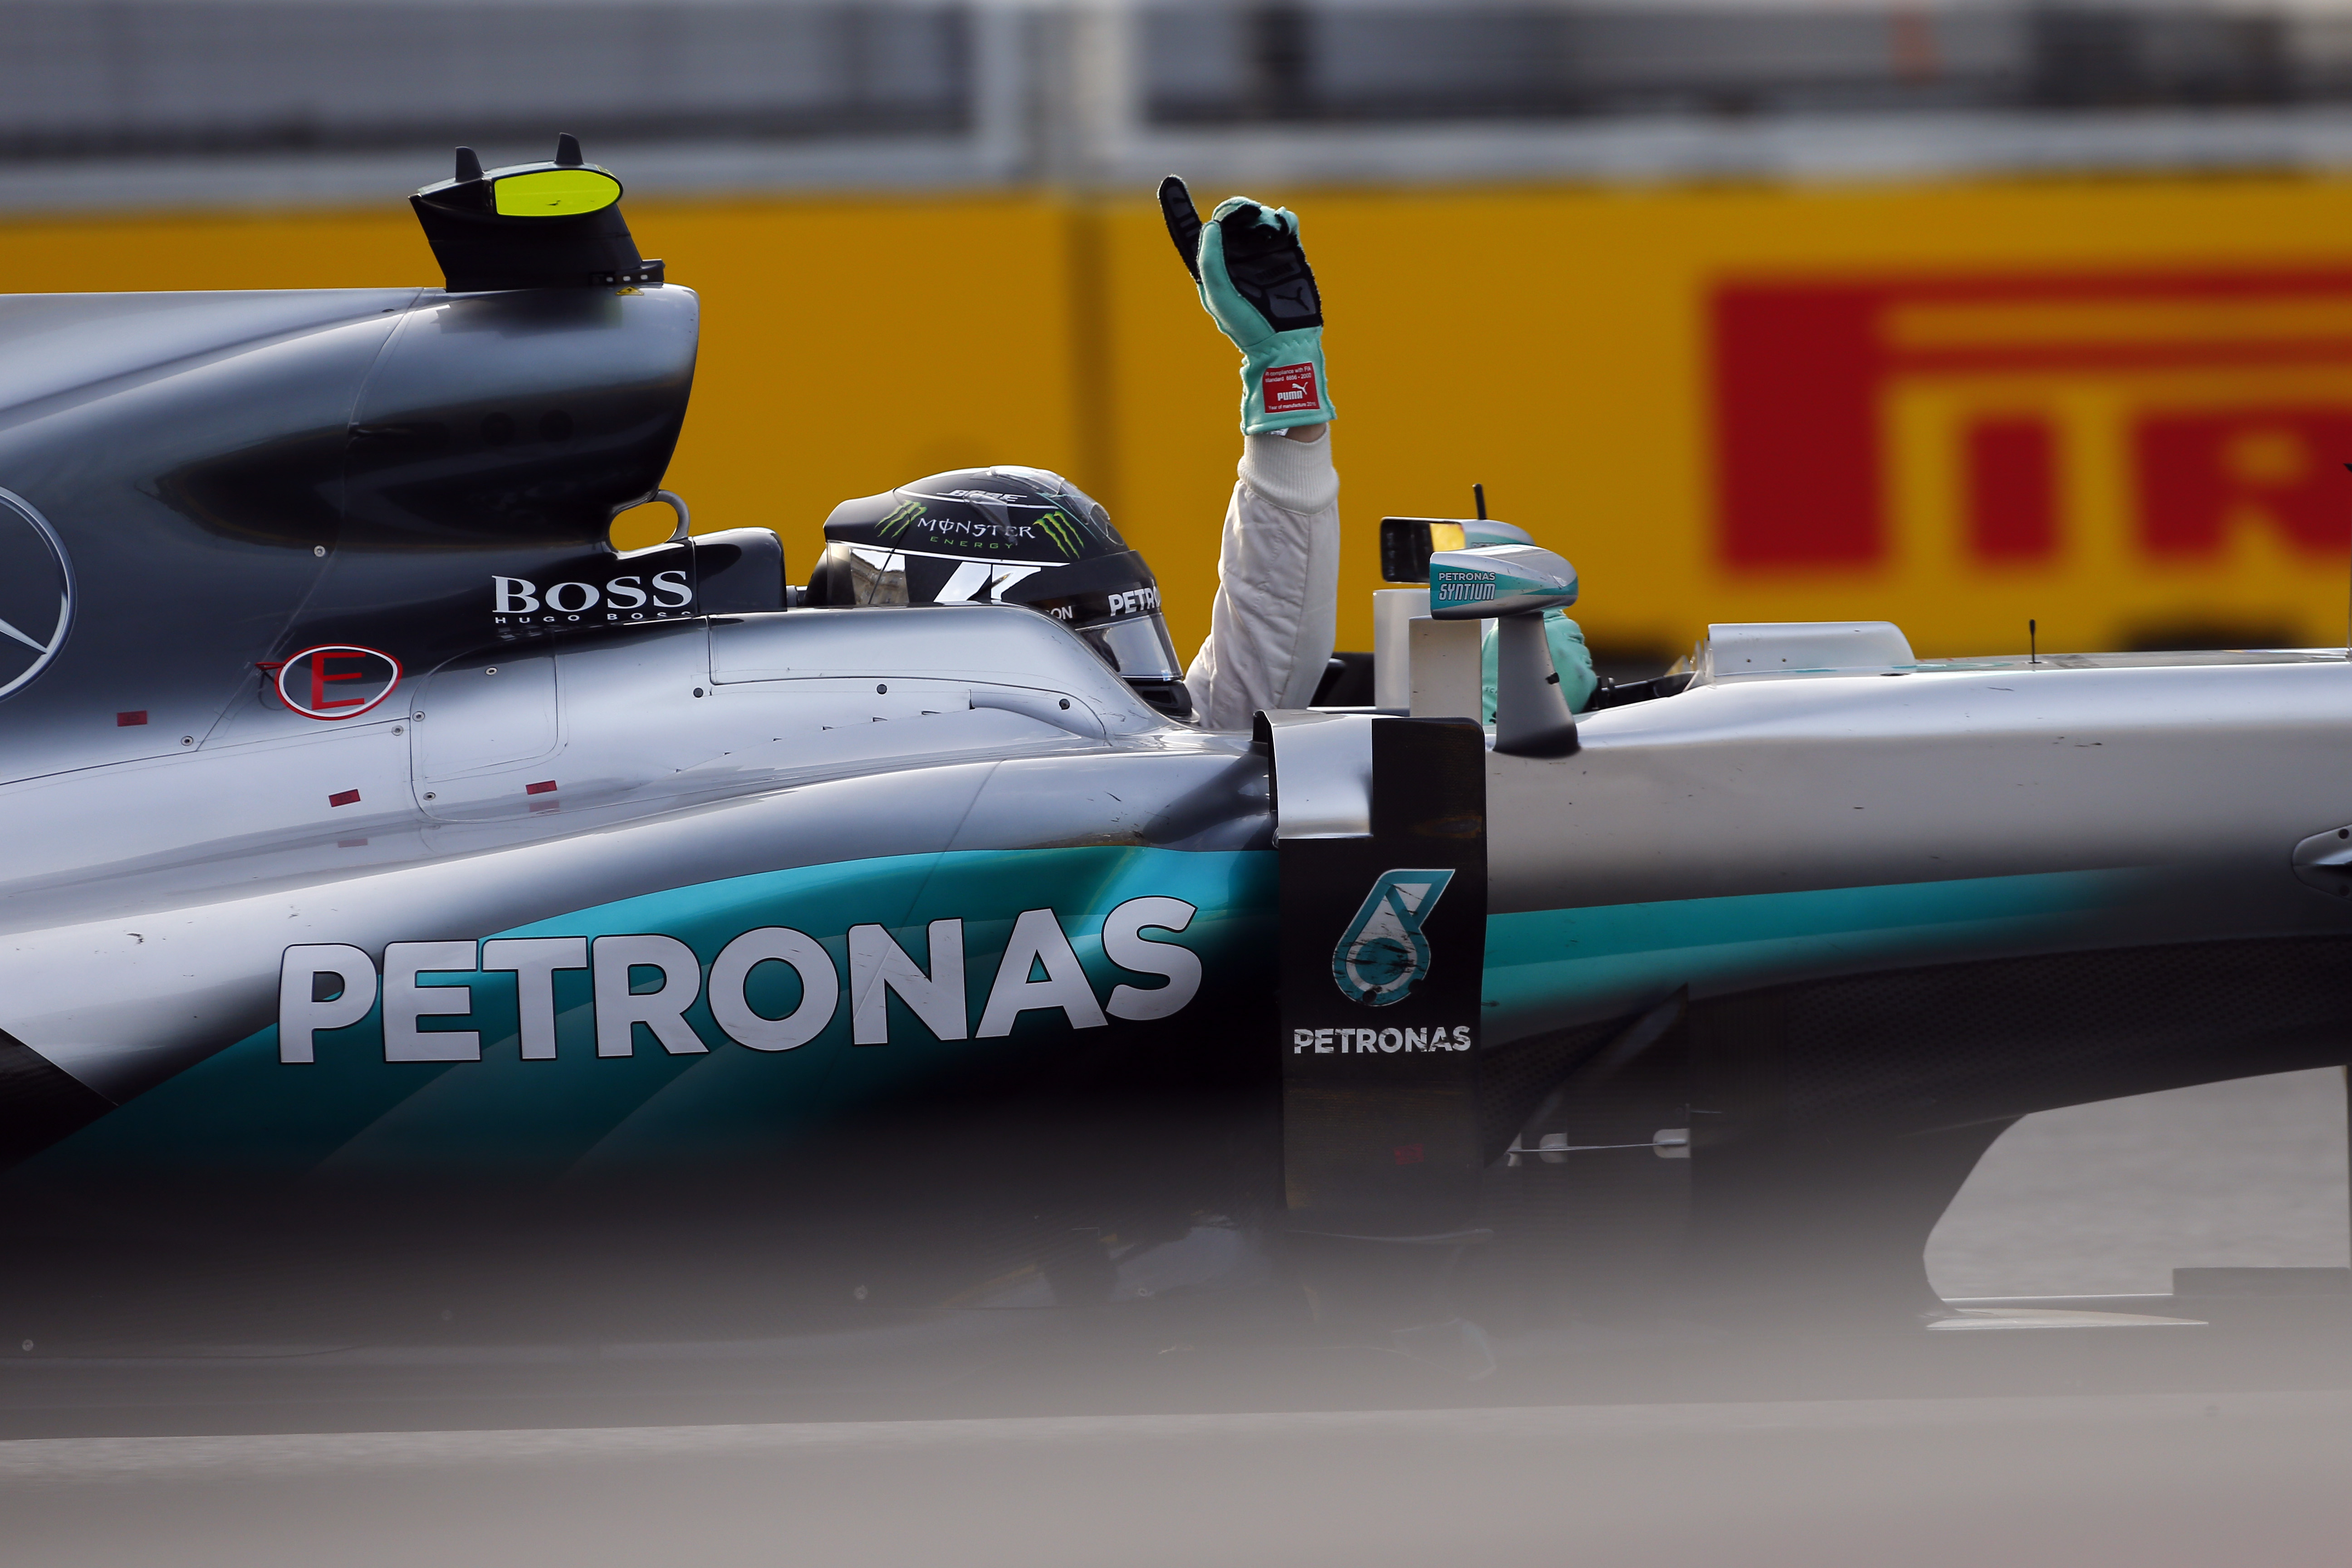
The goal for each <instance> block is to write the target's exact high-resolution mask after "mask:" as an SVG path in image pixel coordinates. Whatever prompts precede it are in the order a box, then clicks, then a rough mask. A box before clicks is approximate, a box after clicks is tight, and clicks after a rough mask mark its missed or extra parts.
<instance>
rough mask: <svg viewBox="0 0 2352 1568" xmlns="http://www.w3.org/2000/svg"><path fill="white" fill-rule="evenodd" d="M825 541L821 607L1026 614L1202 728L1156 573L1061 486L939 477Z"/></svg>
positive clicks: (837, 521)
mask: <svg viewBox="0 0 2352 1568" xmlns="http://www.w3.org/2000/svg"><path fill="white" fill-rule="evenodd" d="M824 537H825V551H824V559H823V560H821V561H820V562H819V563H817V567H816V570H815V571H814V572H813V573H811V574H810V575H809V585H808V603H809V604H811V605H815V606H819V607H832V606H849V605H975V604H979V605H985V604H996V605H1026V606H1028V607H1029V608H1030V609H1033V610H1037V611H1040V612H1042V613H1044V614H1045V615H1048V616H1053V617H1054V619H1055V620H1057V621H1059V622H1061V623H1062V624H1063V625H1064V626H1068V627H1069V628H1070V629H1071V630H1072V631H1074V632H1076V633H1077V635H1078V636H1079V637H1081V638H1083V639H1085V641H1086V642H1087V645H1088V646H1089V647H1093V649H1094V650H1095V651H1096V652H1097V654H1099V655H1101V656H1102V658H1103V660H1104V661H1105V662H1106V663H1108V665H1109V666H1110V667H1111V668H1113V669H1116V670H1118V673H1119V674H1120V675H1121V676H1123V677H1125V678H1126V679H1127V680H1128V681H1129V683H1130V684H1131V685H1133V686H1134V688H1135V689H1136V690H1137V692H1138V694H1139V695H1140V696H1141V697H1143V699H1144V700H1146V701H1148V702H1150V703H1151V704H1152V705H1153V706H1154V707H1156V708H1159V709H1160V710H1162V711H1163V712H1168V713H1171V714H1173V715H1175V716H1177V717H1180V718H1189V717H1190V716H1191V713H1192V699H1191V697H1190V695H1189V694H1188V693H1187V692H1186V691H1185V689H1184V687H1183V683H1182V682H1183V667H1182V665H1181V664H1180V663H1179V662H1178V660H1177V658H1176V647H1175V644H1174V643H1173V642H1172V641H1171V639H1170V637H1169V636H1168V626H1167V623H1166V622H1165V621H1164V620H1162V619H1161V617H1160V585H1159V584H1158V583H1157V582H1156V581H1155V580H1154V579H1153V577H1152V575H1151V568H1150V566H1149V565H1147V564H1146V563H1144V560H1143V557H1142V556H1140V555H1139V554H1137V553H1136V552H1134V551H1132V550H1129V548H1128V547H1127V541H1125V540H1124V539H1121V538H1120V537H1119V535H1118V530H1117V529H1116V528H1113V527H1112V526H1111V521H1110V514H1109V513H1108V512H1107V511H1105V510H1103V509H1102V506H1101V504H1100V503H1098V502H1097V501H1096V500H1095V499H1094V498H1093V497H1092V496H1089V495H1088V494H1087V493H1086V491H1084V490H1082V489H1078V488H1077V486H1076V485H1074V484H1072V483H1070V481H1069V480H1067V479H1064V478H1062V477H1061V476H1060V475H1059V474H1055V473H1049V472H1047V471H1046V470H1045V469H1044V468H1013V467H1009V466H1007V467H1001V468H961V469H957V470H955V471H953V472H950V473H944V474H933V475H931V476H929V478H927V479H917V480H915V481H914V482H912V483H910V484H904V485H900V486H899V487H898V488H897V489H890V490H885V491H883V492H882V493H881V494H880V495H874V496H862V497H860V498H858V499H857V500H846V501H844V502H842V503H841V504H840V505H839V506H837V507H835V508H834V509H833V515H832V516H831V517H829V518H827V519H826V520H825V524H824Z"/></svg>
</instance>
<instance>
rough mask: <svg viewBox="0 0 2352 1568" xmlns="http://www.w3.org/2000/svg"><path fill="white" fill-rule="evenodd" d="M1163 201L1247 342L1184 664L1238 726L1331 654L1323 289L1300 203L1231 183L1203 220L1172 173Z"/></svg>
mask: <svg viewBox="0 0 2352 1568" xmlns="http://www.w3.org/2000/svg"><path fill="white" fill-rule="evenodd" d="M1160 210H1161V212H1162V213H1163V215H1164V216H1166V218H1167V220H1168V232H1169V235H1170V237H1171V238H1173V239H1174V240H1175V242H1176V249H1177V254H1178V255H1180V256H1181V257H1182V258H1183V259H1184V265H1185V268H1186V269H1187V270H1189V271H1190V272H1191V273H1192V279H1193V281H1194V283H1195V284H1196V285H1198V287H1199V289H1200V295H1201V303H1202V307H1203V308H1204V309H1205V310H1207V311H1208V312H1209V316H1210V318H1211V319H1212V320H1213V321H1215V322H1216V323H1217V326H1218V329H1219V330H1220V331H1223V333H1224V334H1225V336H1226V337H1227V338H1229V339H1231V340H1232V341H1233V343H1234V347H1235V348H1237V349H1239V350H1240V351H1241V354H1242V418H1241V424H1242V458H1241V463H1240V466H1239V469H1238V479H1237V482H1236V483H1235V484H1234V493H1233V500H1231V502H1230V503H1229V504H1228V505H1227V506H1226V509H1225V526H1224V534H1223V540H1222V542H1220V544H1219V548H1218V552H1217V596H1216V600H1215V603H1214V604H1213V605H1212V606H1211V609H1210V616H1209V636H1208V637H1207V639H1206V640H1204V641H1203V642H1202V644H1201V650H1200V652H1199V653H1197V654H1195V655H1194V656H1193V658H1192V666H1191V668H1188V669H1187V670H1186V671H1185V675H1184V684H1185V687H1186V689H1188V690H1189V691H1190V692H1191V693H1192V706H1193V709H1194V711H1195V712H1196V713H1198V714H1199V716H1200V720H1201V722H1202V724H1204V725H1206V726H1208V727H1209V728H1211V729H1214V730H1238V729H1244V728H1246V727H1247V726H1248V724H1249V721H1250V716H1251V715H1252V714H1253V713H1254V712H1255V711H1256V710H1258V709H1261V708H1300V707H1304V706H1306V705H1307V703H1308V702H1309V701H1311V700H1313V699H1314V696H1315V689H1316V687H1317V686H1318V684H1319V683H1320V682H1321V680H1322V679H1323V672H1324V669H1325V668H1326V667H1327V666H1328V664H1329V662H1330V658H1331V644H1332V639H1333V637H1334V635H1335V634H1334V628H1335V626H1336V622H1337V617H1338V613H1339V472H1338V470H1337V469H1336V468H1333V467H1332V463H1331V438H1330V430H1329V423H1330V420H1331V418H1332V409H1331V397H1330V390H1329V388H1328V385H1327V384H1325V379H1324V374H1323V305H1322V299H1321V296H1320V294H1319V293H1318V290H1317V289H1316V286H1315V274H1314V271H1313V269H1312V268H1309V267H1308V266H1307V255H1306V252H1305V250H1304V249H1302V248H1301V247H1300V245H1299V242H1298V219H1297V216H1295V215H1294V214H1292V213H1290V212H1287V211H1286V210H1284V209H1283V208H1281V207H1268V206H1265V205H1261V204H1259V203H1257V202H1254V201H1251V200H1249V199H1248V198H1246V197H1243V196H1234V197H1230V198H1228V199H1227V200H1225V201H1223V202H1222V203H1220V204H1219V205H1218V206H1217V209H1216V211H1215V212H1213V213H1212V214H1211V215H1210V217H1209V221H1208V222H1207V223H1205V224H1203V223H1202V221H1201V218H1200V215H1199V213H1198V212H1197V211H1196V210H1195V209H1194V207H1193V205H1192V195H1191V194H1190V193H1189V192H1188V191H1186V189H1185V188H1184V183H1183V181H1181V180H1180V179H1177V178H1176V177H1175V176H1173V175H1171V176H1170V177H1169V178H1168V179H1167V180H1165V181H1163V182H1161V184H1160Z"/></svg>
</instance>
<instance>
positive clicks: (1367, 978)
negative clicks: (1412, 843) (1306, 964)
mask: <svg viewBox="0 0 2352 1568" xmlns="http://www.w3.org/2000/svg"><path fill="white" fill-rule="evenodd" d="M1452 880H1454V873H1453V871H1452V870H1450V869H1442V870H1426V871H1414V870H1398V871H1383V872H1381V874H1380V877H1379V878H1378V879H1376V880H1375V881H1374V882H1373V883H1372V890H1371V891H1370V892H1369V893H1366V894H1365V895H1364V901H1363V903H1362V904H1360V905H1359V906H1358V907H1357V910H1356V918H1355V919H1354V920H1351V921H1349V922H1348V930H1347V931H1346V933H1345V934H1344V935H1342V936H1341V937H1340V938H1339V946H1337V947H1335V948H1333V949H1332V950H1331V978H1332V980H1333V981H1334V982H1336V983H1337V984H1338V985H1339V994H1341V995H1343V996H1345V997H1346V998H1347V999H1348V1000H1349V1001H1350V1002H1361V1003H1362V1004H1363V1005H1366V1006H1367V1007H1385V1006H1387V1005H1389V1004H1390V1003H1391V1002H1402V1001H1403V1000H1404V999H1405V998H1406V997H1408V996H1410V995H1412V988H1413V987H1414V986H1415V985H1418V984H1420V983H1421V982H1422V981H1423V979H1425V978H1426V977H1427V976H1428V974H1429V959H1430V952H1429V939H1428V938H1427V937H1425V936H1423V934H1422V931H1421V928H1422V924H1423V921H1427V920H1428V919H1429V916H1430V912H1431V911H1432V910H1434V909H1436V908H1437V900H1439V899H1441V898H1443V897H1444V895H1445V885H1446V884H1447V883H1448V882H1451V881H1452Z"/></svg>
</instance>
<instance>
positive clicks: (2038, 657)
mask: <svg viewBox="0 0 2352 1568" xmlns="http://www.w3.org/2000/svg"><path fill="white" fill-rule="evenodd" d="M2025 662H2026V663H2028V664H2040V663H2041V662H2042V649H2041V646H2040V641H2039V637H2038V636H2037V634H2036V632H2035V630H2034V626H2033V623H2032V621H2031V620H2028V621H2027V622H2026V623H2025Z"/></svg>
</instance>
